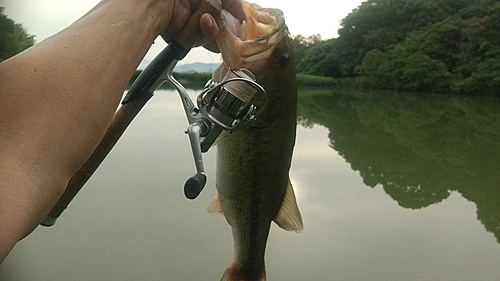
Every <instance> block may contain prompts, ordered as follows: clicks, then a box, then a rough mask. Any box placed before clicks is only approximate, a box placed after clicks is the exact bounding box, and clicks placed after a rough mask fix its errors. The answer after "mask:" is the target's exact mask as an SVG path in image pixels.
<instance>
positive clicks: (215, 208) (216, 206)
mask: <svg viewBox="0 0 500 281" xmlns="http://www.w3.org/2000/svg"><path fill="white" fill-rule="evenodd" d="M207 211H208V212H209V213H211V214H220V215H223V214H224V213H223V212H222V205H221V204H220V200H219V195H216V196H215V198H214V200H212V202H211V203H210V205H208V208H207Z"/></svg>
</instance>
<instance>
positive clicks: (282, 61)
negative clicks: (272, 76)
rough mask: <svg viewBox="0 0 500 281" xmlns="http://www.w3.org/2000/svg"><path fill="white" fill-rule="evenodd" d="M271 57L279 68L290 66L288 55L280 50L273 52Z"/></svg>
mask: <svg viewBox="0 0 500 281" xmlns="http://www.w3.org/2000/svg"><path fill="white" fill-rule="evenodd" d="M272 57H273V58H274V59H275V60H276V61H277V63H278V66H279V67H282V68H283V67H287V66H288V65H289V64H290V60H291V58H290V55H289V54H288V53H286V52H284V51H283V50H282V49H280V48H277V49H275V50H274V51H273V54H272Z"/></svg>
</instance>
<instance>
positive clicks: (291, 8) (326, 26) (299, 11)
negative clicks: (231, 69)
mask: <svg viewBox="0 0 500 281" xmlns="http://www.w3.org/2000/svg"><path fill="white" fill-rule="evenodd" d="M97 2H99V1H98V0H86V1H83V0H0V6H2V7H5V14H6V15H7V16H8V17H10V18H12V19H13V20H14V21H15V22H18V23H22V24H23V26H24V27H25V28H26V29H27V30H28V33H29V34H32V35H35V36H36V40H37V42H40V41H42V40H43V39H45V38H47V37H49V36H51V35H52V34H54V33H56V32H57V31H59V30H61V29H63V28H64V27H66V26H68V25H69V24H71V23H72V22H74V21H75V20H77V19H78V18H79V17H81V16H82V15H83V14H85V12H87V11H88V10H90V9H91V8H92V7H93V6H94V5H95V4H96V3H97ZM250 2H254V3H258V4H259V5H261V6H262V7H267V8H279V9H281V10H282V11H283V12H284V14H285V19H286V23H287V25H288V28H289V29H290V32H291V33H292V35H298V34H302V35H304V36H306V37H307V36H310V35H313V34H320V35H321V37H322V38H323V39H328V38H333V37H337V30H338V29H339V27H340V21H341V20H342V19H343V18H344V17H346V16H347V15H348V14H349V13H350V12H351V11H352V10H353V9H355V8H356V7H358V6H359V5H360V4H361V3H362V2H363V0H344V1H336V2H325V1H323V0H308V1H303V2H298V1H294V2H292V1H290V0H252V1H250ZM299 3H304V4H299ZM325 3H328V5H325ZM164 47H165V43H164V42H163V41H162V40H161V39H158V40H156V43H155V44H154V45H153V47H152V48H151V50H150V51H149V53H148V54H147V55H146V58H148V59H152V58H153V57H154V56H155V55H156V54H157V53H158V52H160V51H161V49H163V48H164ZM194 61H202V62H219V61H220V57H219V55H217V54H213V53H210V52H208V51H205V50H203V49H202V48H197V49H195V50H193V51H191V52H190V54H189V55H188V56H187V57H186V58H185V59H184V60H183V61H182V63H189V62H194Z"/></svg>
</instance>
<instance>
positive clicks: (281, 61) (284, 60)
mask: <svg viewBox="0 0 500 281" xmlns="http://www.w3.org/2000/svg"><path fill="white" fill-rule="evenodd" d="M288 64H290V55H289V54H287V53H283V54H281V55H280V56H279V57H278V65H279V66H280V67H287V66H288Z"/></svg>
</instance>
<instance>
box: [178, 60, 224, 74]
mask: <svg viewBox="0 0 500 281" xmlns="http://www.w3.org/2000/svg"><path fill="white" fill-rule="evenodd" d="M219 65H220V63H203V62H195V63H188V64H182V65H177V66H176V67H175V68H174V71H176V72H191V71H195V72H214V70H215V69H216V68H217V67H218V66H219Z"/></svg>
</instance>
